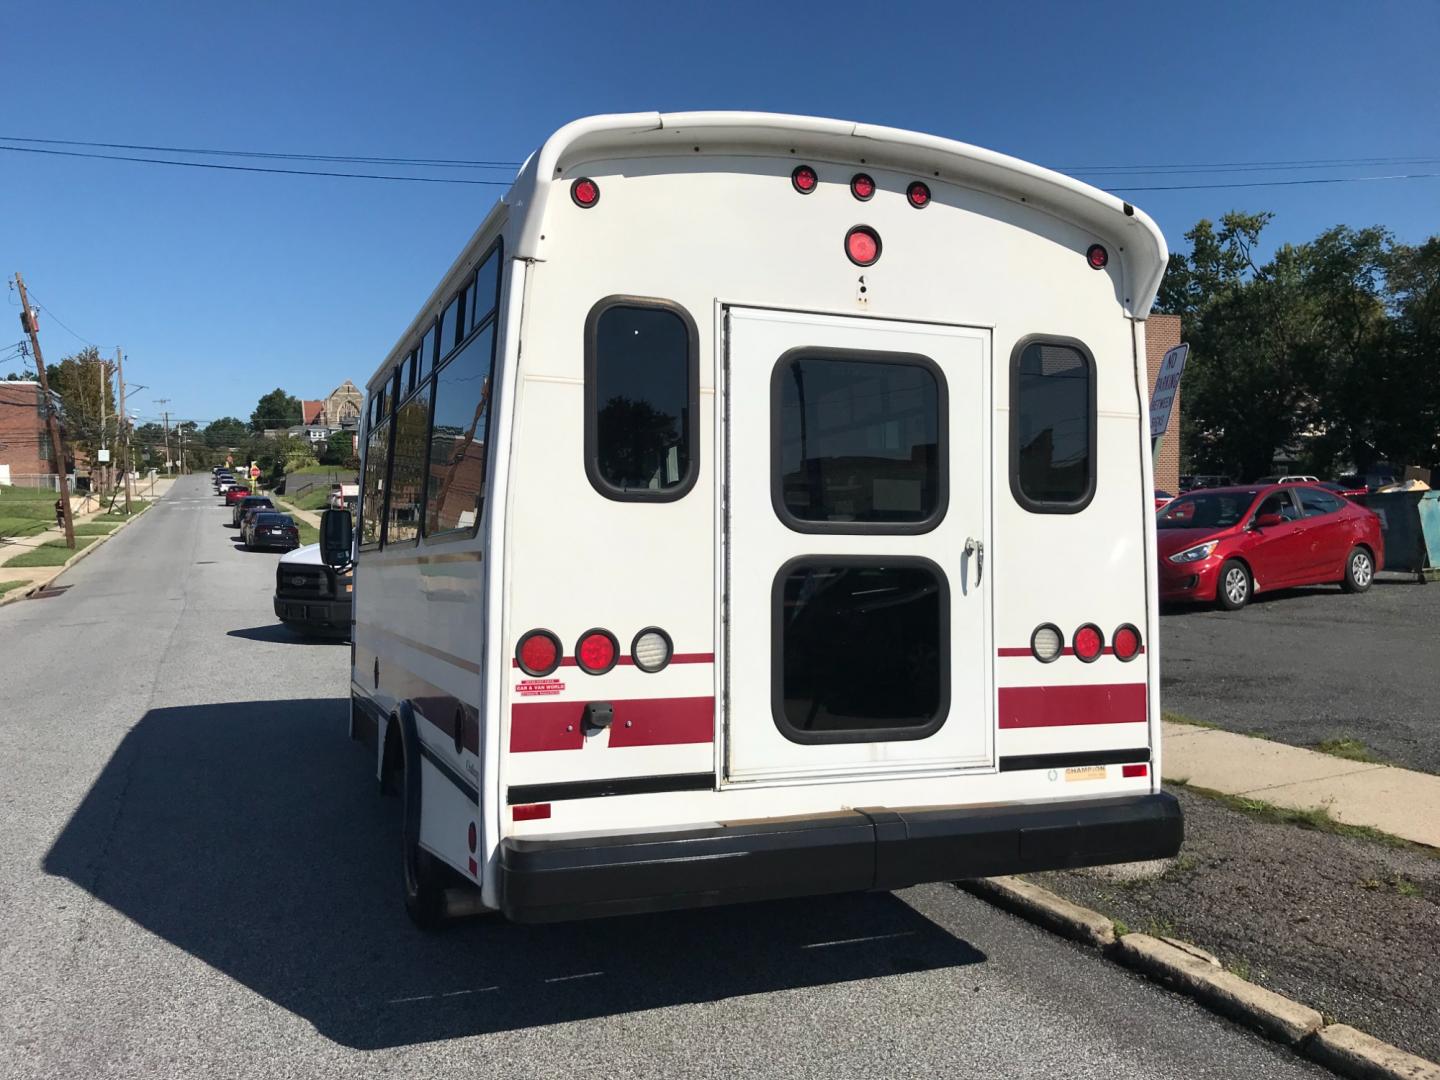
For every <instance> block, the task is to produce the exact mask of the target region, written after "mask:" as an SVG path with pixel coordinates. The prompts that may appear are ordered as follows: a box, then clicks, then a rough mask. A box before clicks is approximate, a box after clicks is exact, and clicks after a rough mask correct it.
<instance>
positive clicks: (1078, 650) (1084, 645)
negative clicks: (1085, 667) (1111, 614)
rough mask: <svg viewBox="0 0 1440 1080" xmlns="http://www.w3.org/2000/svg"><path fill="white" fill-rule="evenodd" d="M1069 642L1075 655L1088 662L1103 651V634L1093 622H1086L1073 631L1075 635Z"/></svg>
mask: <svg viewBox="0 0 1440 1080" xmlns="http://www.w3.org/2000/svg"><path fill="white" fill-rule="evenodd" d="M1070 644H1071V647H1072V648H1074V650H1075V655H1076V656H1078V657H1079V658H1080V659H1081V660H1083V661H1085V663H1087V664H1088V663H1090V662H1091V661H1093V660H1095V659H1097V658H1098V657H1099V656H1100V654H1101V653H1102V652H1104V651H1105V635H1104V634H1102V633H1100V628H1099V627H1098V626H1096V625H1095V624H1094V623H1086V624H1085V625H1084V626H1082V627H1080V629H1079V630H1076V631H1075V637H1074V639H1073V640H1072V641H1071V643H1070Z"/></svg>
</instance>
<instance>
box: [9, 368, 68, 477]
mask: <svg viewBox="0 0 1440 1080" xmlns="http://www.w3.org/2000/svg"><path fill="white" fill-rule="evenodd" d="M43 400H44V399H43V398H42V397H41V396H40V384H39V383H38V382H0V484H9V483H15V484H19V483H34V480H33V479H32V478H35V477H40V476H53V475H55V473H56V469H55V453H54V450H53V448H52V447H51V445H50V433H49V432H48V431H47V430H46V424H45V410H44V409H43V408H42V407H41V406H42V402H43Z"/></svg>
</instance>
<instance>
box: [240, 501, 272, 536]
mask: <svg viewBox="0 0 1440 1080" xmlns="http://www.w3.org/2000/svg"><path fill="white" fill-rule="evenodd" d="M278 513H281V511H279V510H277V509H276V508H275V507H273V506H252V507H250V508H248V509H247V510H245V511H244V512H243V513H241V515H240V524H239V525H238V526H237V527H238V528H239V530H240V539H241V540H244V539H245V536H246V533H247V532H248V530H249V528H250V524H251V522H253V521H254V520H255V515H256V514H278Z"/></svg>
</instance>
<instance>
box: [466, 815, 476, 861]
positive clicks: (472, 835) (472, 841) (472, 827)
mask: <svg viewBox="0 0 1440 1080" xmlns="http://www.w3.org/2000/svg"><path fill="white" fill-rule="evenodd" d="M466 840H467V841H468V842H469V844H470V851H471V852H472V853H473V852H474V851H475V841H476V836H475V822H473V821H472V822H470V830H469V833H468V834H467V836H466Z"/></svg>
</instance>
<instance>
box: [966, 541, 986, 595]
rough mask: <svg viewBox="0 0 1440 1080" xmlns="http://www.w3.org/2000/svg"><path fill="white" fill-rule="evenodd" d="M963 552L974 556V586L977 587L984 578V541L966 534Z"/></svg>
mask: <svg viewBox="0 0 1440 1080" xmlns="http://www.w3.org/2000/svg"><path fill="white" fill-rule="evenodd" d="M965 554H966V555H974V556H975V587H976V588H979V587H980V582H981V581H982V580H984V578H985V541H984V540H976V539H975V538H974V537H973V536H967V537H966V538H965Z"/></svg>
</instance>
